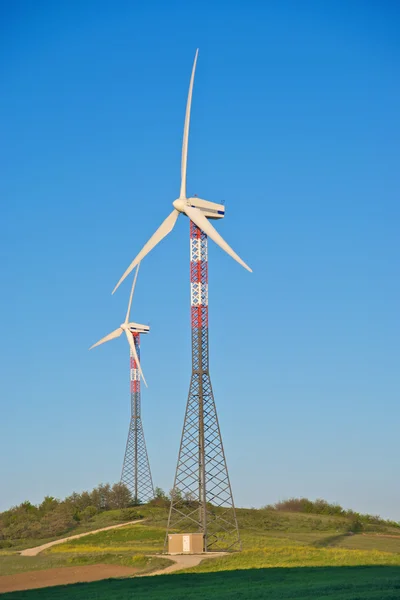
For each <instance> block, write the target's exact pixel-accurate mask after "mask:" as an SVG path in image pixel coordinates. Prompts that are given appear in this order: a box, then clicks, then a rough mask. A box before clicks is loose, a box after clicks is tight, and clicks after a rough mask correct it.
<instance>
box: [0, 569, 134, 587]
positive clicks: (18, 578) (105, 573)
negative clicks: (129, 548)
mask: <svg viewBox="0 0 400 600" xmlns="http://www.w3.org/2000/svg"><path fill="white" fill-rule="evenodd" d="M136 570H137V569H133V568H131V567H122V566H120V565H102V564H100V565H87V566H85V567H60V568H57V569H46V570H43V571H28V572H27V573H18V574H16V575H2V576H1V577H0V594H4V593H5V592H15V591H17V590H33V589H37V588H44V587H51V586H53V585H66V584H68V583H81V582H87V581H100V580H101V579H109V578H110V577H129V576H132V575H134V574H135V571H136Z"/></svg>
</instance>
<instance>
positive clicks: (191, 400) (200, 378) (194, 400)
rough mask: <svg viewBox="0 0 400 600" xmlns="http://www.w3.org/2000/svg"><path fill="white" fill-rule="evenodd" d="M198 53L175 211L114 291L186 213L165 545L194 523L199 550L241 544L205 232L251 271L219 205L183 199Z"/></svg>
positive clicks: (194, 199)
mask: <svg viewBox="0 0 400 600" xmlns="http://www.w3.org/2000/svg"><path fill="white" fill-rule="evenodd" d="M197 56H198V50H197V51H196V55H195V59H194V64H193V69H192V75H191V78H190V85H189V94H188V100H187V105H186V116H185V126H184V131H183V145H182V164H181V189H180V194H179V198H177V199H176V200H174V202H173V203H172V204H173V206H174V210H173V211H172V213H171V214H170V215H169V216H168V217H167V218H166V219H165V221H164V222H163V223H162V224H161V226H160V227H159V228H158V229H157V231H156V232H155V233H154V234H153V236H152V237H151V238H150V239H149V241H148V242H147V243H146V244H145V245H144V247H143V248H142V250H141V251H140V252H139V254H138V255H137V256H136V258H135V259H134V260H133V262H132V263H131V264H130V266H129V267H128V269H127V270H126V271H125V273H124V274H123V276H122V277H121V279H120V280H119V282H118V283H117V285H116V286H115V288H114V290H113V293H114V292H115V290H116V289H117V287H118V286H119V285H120V283H121V282H122V281H123V280H124V279H125V278H126V277H127V276H128V275H129V273H130V272H131V271H132V269H133V268H134V267H135V266H136V265H137V264H139V263H140V261H141V260H142V259H143V258H144V257H145V256H146V255H147V254H148V253H149V252H150V251H151V250H152V249H153V248H154V247H155V246H156V245H157V244H158V243H159V242H160V241H161V240H162V239H163V238H164V237H165V236H166V235H168V233H170V232H171V231H172V229H173V228H174V225H175V223H176V220H177V218H178V216H179V215H180V214H181V213H182V214H184V215H186V216H187V217H188V218H189V220H190V291H191V295H190V297H191V325H192V376H191V379H190V387H189V394H188V399H187V405H186V413H185V419H184V424H183V430H182V437H181V444H180V448H179V455H178V463H177V467H176V472H175V479H174V485H173V488H172V489H173V493H172V494H171V504H170V512H169V517H168V526H167V532H166V537H165V546H167V543H169V540H170V539H172V538H170V536H169V532H170V531H176V530H177V529H178V530H179V529H180V530H181V531H182V529H183V530H185V529H186V530H187V531H193V527H197V529H198V531H200V532H201V533H202V534H203V540H204V546H203V549H204V551H206V552H207V551H209V550H223V549H224V550H226V549H229V548H230V549H232V548H240V547H241V543H240V535H239V528H238V523H237V518H236V510H235V505H234V501H233V495H232V489H231V485H230V480H229V475H228V468H227V465H226V460H225V453H224V448H223V444H222V437H221V431H220V427H219V423H218V417H217V411H216V406H215V402H214V395H213V390H212V385H211V379H210V372H209V352H208V256H207V250H208V240H207V236H209V237H210V238H211V239H212V240H214V242H215V243H216V244H217V245H218V246H220V247H221V248H222V249H223V250H224V251H225V252H226V253H227V254H229V256H231V257H232V258H233V259H234V260H236V261H237V262H238V263H239V264H240V265H242V266H243V267H244V268H245V269H247V270H248V271H250V272H251V269H250V267H249V266H248V265H247V264H246V263H245V262H244V261H243V260H242V259H241V258H240V257H239V256H238V255H237V254H236V253H235V252H234V251H233V250H232V248H231V247H230V246H229V245H228V244H227V243H226V242H225V240H223V238H222V237H221V236H220V234H219V233H218V232H217V231H216V229H215V228H214V227H213V226H212V225H211V223H210V221H209V219H221V218H223V217H224V215H225V208H224V206H223V205H221V204H216V203H215V202H210V201H208V200H203V199H201V198H198V197H189V198H188V197H187V194H186V168H187V154H188V139H189V123H190V109H191V103H192V93H193V82H194V75H195V70H196V63H197ZM229 300H230V298H229ZM182 498H183V499H184V501H182ZM185 499H190V501H185Z"/></svg>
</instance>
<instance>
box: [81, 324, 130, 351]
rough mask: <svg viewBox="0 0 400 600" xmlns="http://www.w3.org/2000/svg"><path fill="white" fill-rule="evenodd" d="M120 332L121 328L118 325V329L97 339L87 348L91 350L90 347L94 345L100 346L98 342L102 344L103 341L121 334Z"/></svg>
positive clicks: (94, 346)
mask: <svg viewBox="0 0 400 600" xmlns="http://www.w3.org/2000/svg"><path fill="white" fill-rule="evenodd" d="M121 333H122V329H121V327H118V329H116V330H115V331H113V332H112V333H109V334H108V335H106V336H105V337H103V338H101V340H99V341H98V342H96V343H95V344H93V346H90V348H89V350H91V349H92V348H96V346H100V344H104V342H109V341H110V340H113V339H114V338H117V337H119V336H120V335H121Z"/></svg>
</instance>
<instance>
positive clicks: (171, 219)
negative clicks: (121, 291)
mask: <svg viewBox="0 0 400 600" xmlns="http://www.w3.org/2000/svg"><path fill="white" fill-rule="evenodd" d="M178 216H179V211H178V210H176V209H175V208H174V210H173V211H172V213H171V214H170V215H168V217H167V218H166V219H165V221H164V222H163V223H162V224H161V225H160V227H159V228H158V229H157V231H156V232H155V233H154V234H153V235H152V236H151V238H150V239H149V241H148V242H147V243H146V244H145V245H144V246H143V248H142V249H141V251H140V252H139V254H138V255H137V257H136V258H135V260H134V261H132V262H131V264H130V265H129V267H128V268H127V270H126V271H125V273H124V274H123V275H122V277H121V279H120V280H119V281H118V283H117V285H116V286H115V288H114V289H113V291H112V293H114V292H115V290H116V289H117V288H118V287H119V286H120V285H121V283H122V282H123V281H124V279H125V277H127V276H128V275H129V273H130V272H131V271H132V269H134V268H135V267H136V265H137V264H139V263H140V261H141V260H142V259H143V258H144V257H145V256H146V255H147V254H148V253H149V252H150V250H153V248H154V246H156V245H157V244H158V243H159V242H161V240H162V239H164V238H165V236H166V235H168V234H169V233H170V232H171V231H172V230H173V228H174V225H175V223H176V220H177V218H178Z"/></svg>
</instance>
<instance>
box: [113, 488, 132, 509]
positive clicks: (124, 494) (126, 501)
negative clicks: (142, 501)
mask: <svg viewBox="0 0 400 600" xmlns="http://www.w3.org/2000/svg"><path fill="white" fill-rule="evenodd" d="M109 503H110V508H128V506H131V504H132V495H131V493H130V491H129V489H128V488H127V487H126V485H125V484H124V483H114V485H113V486H112V488H111V490H110V494H109Z"/></svg>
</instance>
